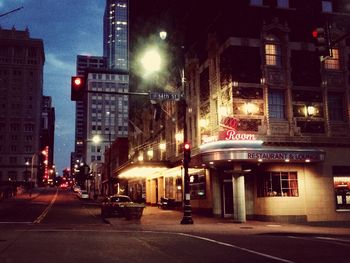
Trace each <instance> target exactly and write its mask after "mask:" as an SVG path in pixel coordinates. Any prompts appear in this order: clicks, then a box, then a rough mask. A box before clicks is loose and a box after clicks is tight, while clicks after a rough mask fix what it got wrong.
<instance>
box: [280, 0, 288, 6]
mask: <svg viewBox="0 0 350 263" xmlns="http://www.w3.org/2000/svg"><path fill="white" fill-rule="evenodd" d="M277 7H279V8H289V0H277Z"/></svg>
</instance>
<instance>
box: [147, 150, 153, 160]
mask: <svg viewBox="0 0 350 263" xmlns="http://www.w3.org/2000/svg"><path fill="white" fill-rule="evenodd" d="M147 156H148V157H149V158H153V149H149V150H148V151H147Z"/></svg>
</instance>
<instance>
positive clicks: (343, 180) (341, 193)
mask: <svg viewBox="0 0 350 263" xmlns="http://www.w3.org/2000/svg"><path fill="white" fill-rule="evenodd" d="M349 171H350V166H333V167H332V173H333V176H334V177H333V185H334V194H335V201H336V209H337V211H345V210H346V211H349V210H350V173H349Z"/></svg>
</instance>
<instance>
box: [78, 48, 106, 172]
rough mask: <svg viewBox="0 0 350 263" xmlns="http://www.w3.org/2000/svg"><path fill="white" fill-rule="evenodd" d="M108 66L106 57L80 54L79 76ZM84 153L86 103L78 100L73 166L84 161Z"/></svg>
mask: <svg viewBox="0 0 350 263" xmlns="http://www.w3.org/2000/svg"><path fill="white" fill-rule="evenodd" d="M106 67H107V60H106V58H105V57H99V56H85V55H78V56H77V62H76V73H77V76H85V71H86V70H87V69H104V68H106ZM83 154H84V103H83V102H82V101H76V103H75V147H74V154H73V156H72V158H71V159H72V161H73V162H72V167H71V168H73V167H74V163H76V161H77V160H79V162H80V161H83Z"/></svg>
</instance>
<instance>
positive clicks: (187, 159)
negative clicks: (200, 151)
mask: <svg viewBox="0 0 350 263" xmlns="http://www.w3.org/2000/svg"><path fill="white" fill-rule="evenodd" d="M190 161H191V145H190V144H189V143H188V142H185V143H184V162H186V163H189V162H190Z"/></svg>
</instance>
